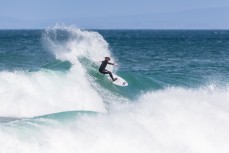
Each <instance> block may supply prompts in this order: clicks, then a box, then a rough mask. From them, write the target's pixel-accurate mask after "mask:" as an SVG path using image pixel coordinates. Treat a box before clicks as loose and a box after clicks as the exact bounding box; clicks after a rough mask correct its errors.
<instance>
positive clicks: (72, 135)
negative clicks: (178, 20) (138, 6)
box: [0, 25, 229, 153]
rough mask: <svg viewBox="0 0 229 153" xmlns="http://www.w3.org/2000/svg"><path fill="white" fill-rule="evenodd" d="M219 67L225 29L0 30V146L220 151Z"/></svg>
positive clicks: (51, 151) (228, 84)
mask: <svg viewBox="0 0 229 153" xmlns="http://www.w3.org/2000/svg"><path fill="white" fill-rule="evenodd" d="M106 56H109V57H111V62H114V63H117V64H118V66H111V65H108V66H107V69H108V70H110V71H112V72H113V73H115V74H117V75H119V76H121V77H122V78H124V79H125V80H126V81H127V82H128V84H129V85H128V86H127V87H119V86H115V85H113V84H112V83H111V82H110V81H109V80H108V79H107V77H106V76H105V75H102V74H100V73H99V72H98V68H99V65H100V63H101V61H102V60H104V57H106ZM228 73H229V31H228V30H96V29H95V30H93V29H91V30H88V29H79V28H77V27H76V26H69V25H56V26H54V27H50V28H47V29H42V30H0V144H1V146H0V153H15V152H17V153H92V152H93V153H139V152H141V153H216V152H217V153H228V152H229V146H228V144H229V131H228V129H229V75H228Z"/></svg>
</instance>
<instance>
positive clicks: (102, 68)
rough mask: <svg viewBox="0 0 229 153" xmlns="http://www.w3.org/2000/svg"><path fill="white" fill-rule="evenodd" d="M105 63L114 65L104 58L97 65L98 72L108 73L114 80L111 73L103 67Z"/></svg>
mask: <svg viewBox="0 0 229 153" xmlns="http://www.w3.org/2000/svg"><path fill="white" fill-rule="evenodd" d="M107 64H110V65H114V64H113V63H109V62H108V61H107V60H104V61H102V64H101V65H100V67H99V72H100V73H102V74H109V75H110V77H111V79H112V80H113V81H114V78H113V75H112V73H111V72H110V71H108V70H106V69H105V68H106V66H107Z"/></svg>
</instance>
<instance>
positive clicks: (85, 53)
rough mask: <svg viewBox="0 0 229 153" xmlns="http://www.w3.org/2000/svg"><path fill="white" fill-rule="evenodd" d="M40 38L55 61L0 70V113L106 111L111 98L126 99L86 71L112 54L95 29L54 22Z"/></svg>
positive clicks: (37, 114)
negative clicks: (34, 68)
mask: <svg viewBox="0 0 229 153" xmlns="http://www.w3.org/2000/svg"><path fill="white" fill-rule="evenodd" d="M42 39H43V44H44V45H45V46H46V47H47V48H48V49H49V50H50V51H51V52H52V53H53V55H54V56H55V57H56V61H54V62H51V63H48V64H46V65H44V66H43V67H42V68H40V69H39V70H37V71H15V72H6V71H5V72H0V84H1V87H0V93H1V96H0V101H1V111H0V116H5V117H32V116H39V115H45V114H51V113H55V112H63V111H72V110H87V111H97V112H106V111H107V108H108V106H109V105H110V103H111V100H113V99H116V101H117V102H120V101H126V99H125V98H123V97H122V96H120V95H119V94H115V93H114V92H112V90H113V89H112V85H111V84H108V81H107V84H105V86H108V87H109V88H110V89H105V88H102V87H101V85H100V84H99V83H98V82H97V81H96V80H97V79H98V78H104V77H103V76H102V75H99V76H98V74H95V75H94V76H93V75H90V73H89V72H88V71H89V70H90V71H91V72H92V71H96V72H97V67H98V64H97V63H98V61H100V60H102V59H103V58H104V56H111V57H112V55H111V53H110V51H109V48H108V43H107V42H106V41H105V40H104V39H103V37H102V36H101V35H100V34H99V33H97V32H93V31H86V30H80V29H78V28H76V27H73V26H64V25H57V26H55V27H53V28H48V29H47V30H45V31H44V33H43V35H42ZM80 59H84V60H83V61H84V62H85V61H88V62H87V64H85V63H83V61H82V60H80ZM112 59H114V57H112ZM88 63H91V64H90V65H88ZM93 64H94V65H95V66H94V67H92V68H90V67H91V65H93ZM110 69H112V68H111V67H110ZM96 75H97V76H96Z"/></svg>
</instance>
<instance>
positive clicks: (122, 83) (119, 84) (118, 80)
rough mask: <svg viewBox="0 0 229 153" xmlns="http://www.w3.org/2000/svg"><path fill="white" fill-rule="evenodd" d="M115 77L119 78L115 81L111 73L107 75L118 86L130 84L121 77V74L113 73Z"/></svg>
mask: <svg viewBox="0 0 229 153" xmlns="http://www.w3.org/2000/svg"><path fill="white" fill-rule="evenodd" d="M112 75H113V77H114V78H117V80H115V81H113V80H112V79H111V77H110V75H107V78H108V79H109V80H110V81H111V82H112V83H113V84H115V85H117V86H128V83H127V82H126V81H125V80H124V79H123V78H121V77H120V76H118V75H116V74H114V73H112Z"/></svg>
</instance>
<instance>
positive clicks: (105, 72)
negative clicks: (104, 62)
mask: <svg viewBox="0 0 229 153" xmlns="http://www.w3.org/2000/svg"><path fill="white" fill-rule="evenodd" d="M103 74H109V75H110V77H111V79H112V80H113V81H115V80H117V78H115V79H114V77H113V75H112V73H111V72H110V71H108V70H104V71H103Z"/></svg>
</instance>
